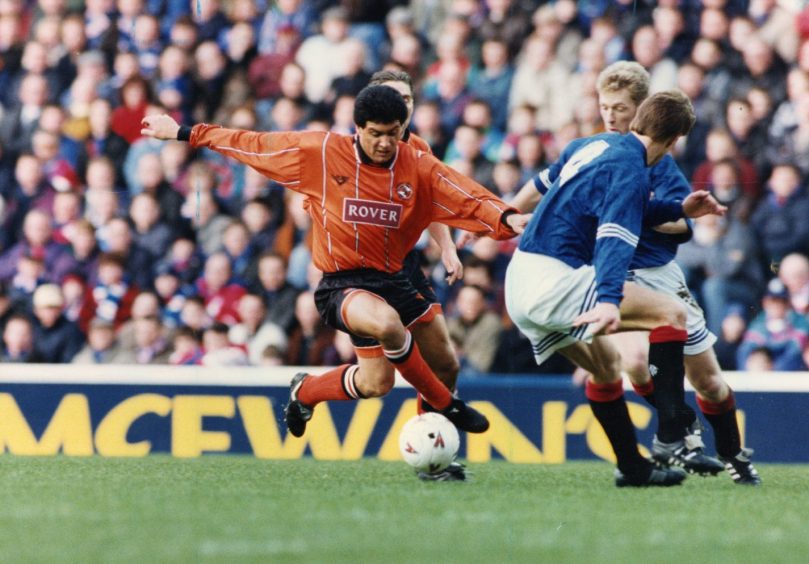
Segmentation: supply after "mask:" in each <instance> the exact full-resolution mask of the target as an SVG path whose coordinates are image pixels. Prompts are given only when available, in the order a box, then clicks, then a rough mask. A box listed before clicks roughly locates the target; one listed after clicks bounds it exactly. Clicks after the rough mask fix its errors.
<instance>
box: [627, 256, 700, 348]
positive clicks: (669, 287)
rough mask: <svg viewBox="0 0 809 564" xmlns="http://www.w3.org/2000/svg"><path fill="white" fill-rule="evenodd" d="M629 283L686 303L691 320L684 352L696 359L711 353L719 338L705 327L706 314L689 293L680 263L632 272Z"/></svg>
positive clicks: (630, 272) (688, 324) (687, 324)
mask: <svg viewBox="0 0 809 564" xmlns="http://www.w3.org/2000/svg"><path fill="white" fill-rule="evenodd" d="M627 280H628V281H630V282H634V283H635V284H637V285H638V286H643V287H644V288H648V289H650V290H654V291H656V292H660V293H661V294H666V295H669V296H673V297H675V298H677V299H679V300H680V301H681V302H682V303H684V304H685V308H686V310H687V311H688V320H687V322H686V329H687V330H688V340H687V341H686V342H685V349H684V351H683V352H685V354H687V355H688V356H694V355H697V354H699V353H702V352H705V351H707V350H708V349H709V348H711V347H712V346H713V345H714V343H715V342H716V335H714V334H713V333H711V332H710V331H708V327H707V326H706V325H705V314H704V313H703V312H702V308H701V307H699V304H698V303H697V300H695V299H694V296H692V295H691V292H690V291H689V290H688V285H687V284H686V283H685V275H684V274H683V271H682V270H681V269H680V267H679V266H677V263H675V262H674V261H672V262H670V263H668V264H665V265H663V266H656V267H654V268H638V269H635V270H630V271H629V275H628V276H627Z"/></svg>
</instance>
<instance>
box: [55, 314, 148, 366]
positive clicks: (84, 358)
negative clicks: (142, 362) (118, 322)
mask: <svg viewBox="0 0 809 564" xmlns="http://www.w3.org/2000/svg"><path fill="white" fill-rule="evenodd" d="M134 361H135V359H134V358H133V357H132V356H131V355H130V354H129V353H128V352H127V351H124V350H122V349H121V346H120V344H119V342H118V340H117V338H116V335H115V327H114V326H113V325H112V323H110V322H109V321H105V320H103V319H93V320H92V321H90V328H89V330H88V333H87V344H86V345H84V347H83V348H82V349H81V350H80V351H79V352H78V354H76V356H74V357H73V360H72V361H71V362H72V363H73V364H131V363H133V362H134Z"/></svg>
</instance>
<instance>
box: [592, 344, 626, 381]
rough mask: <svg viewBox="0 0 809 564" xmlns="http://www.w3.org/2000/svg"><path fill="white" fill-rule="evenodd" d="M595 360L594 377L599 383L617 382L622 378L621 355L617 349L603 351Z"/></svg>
mask: <svg viewBox="0 0 809 564" xmlns="http://www.w3.org/2000/svg"><path fill="white" fill-rule="evenodd" d="M593 360H594V362H595V366H594V368H595V372H593V379H594V380H595V381H596V382H598V383H607V382H615V381H616V380H620V378H621V355H620V354H619V353H618V351H617V350H614V349H610V350H608V351H603V352H602V354H599V355H598V357H597V358H595V359H593Z"/></svg>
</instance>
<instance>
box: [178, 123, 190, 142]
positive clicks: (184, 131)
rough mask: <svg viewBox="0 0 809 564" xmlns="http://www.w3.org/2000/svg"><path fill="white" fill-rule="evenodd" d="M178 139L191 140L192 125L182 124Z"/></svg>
mask: <svg viewBox="0 0 809 564" xmlns="http://www.w3.org/2000/svg"><path fill="white" fill-rule="evenodd" d="M177 140H178V141H190V140H191V126H190V125H181V126H180V130H179V131H178V132H177Z"/></svg>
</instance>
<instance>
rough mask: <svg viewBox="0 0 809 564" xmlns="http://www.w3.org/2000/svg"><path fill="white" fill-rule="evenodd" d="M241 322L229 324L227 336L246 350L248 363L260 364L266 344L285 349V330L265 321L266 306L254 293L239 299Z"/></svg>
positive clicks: (281, 349)
mask: <svg viewBox="0 0 809 564" xmlns="http://www.w3.org/2000/svg"><path fill="white" fill-rule="evenodd" d="M238 308H239V318H240V319H241V322H240V323H238V324H236V325H233V326H231V328H230V332H229V333H228V338H229V339H230V342H231V343H232V344H234V345H236V346H240V347H243V348H245V349H246V350H247V354H248V358H249V360H250V364H254V365H259V364H261V357H262V354H263V353H264V350H265V349H266V348H267V347H268V346H273V347H276V348H277V349H278V350H280V351H284V350H286V347H287V334H288V333H287V332H286V331H284V330H283V329H282V328H281V327H280V326H278V325H276V324H275V323H273V322H272V321H266V316H267V308H266V306H265V305H264V300H262V298H261V296H259V295H256V294H245V295H244V296H242V297H241V299H240V300H239V306H238Z"/></svg>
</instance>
